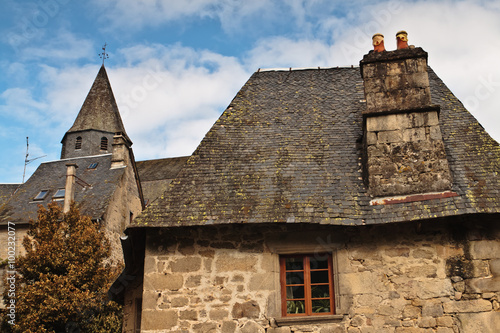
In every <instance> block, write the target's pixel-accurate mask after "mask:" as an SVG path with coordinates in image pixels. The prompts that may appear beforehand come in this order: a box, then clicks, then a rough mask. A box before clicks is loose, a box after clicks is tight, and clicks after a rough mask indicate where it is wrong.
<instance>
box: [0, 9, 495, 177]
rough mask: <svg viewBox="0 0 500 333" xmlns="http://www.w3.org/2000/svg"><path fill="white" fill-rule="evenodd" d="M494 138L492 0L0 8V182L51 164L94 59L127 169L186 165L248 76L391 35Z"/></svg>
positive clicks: (355, 52) (345, 55)
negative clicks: (159, 162)
mask: <svg viewBox="0 0 500 333" xmlns="http://www.w3.org/2000/svg"><path fill="white" fill-rule="evenodd" d="M402 29H404V30H406V31H407V32H408V37H409V43H410V44H413V45H415V46H420V47H422V48H424V50H426V51H427V52H429V64H430V66H431V67H432V68H433V69H434V71H435V72H436V73H437V74H438V75H439V76H440V77H441V78H442V79H443V80H444V81H445V83H446V84H447V85H448V87H450V89H451V90H452V91H453V93H454V94H455V95H456V96H457V97H458V98H459V99H461V100H462V102H463V103H464V104H465V105H466V107H468V109H469V110H470V111H471V112H472V113H473V115H474V116H475V117H476V118H477V119H478V120H479V121H480V122H481V124H482V125H483V126H484V127H485V128H486V130H487V131H488V132H489V133H490V135H492V136H493V138H495V139H496V140H500V61H499V59H500V2H499V1H497V0H495V1H487V0H482V1H480V0H478V1H473V0H467V1H452V0H450V1H420V0H414V1H396V0H394V1H355V0H354V1H351V2H347V1H337V0H287V1H285V0H281V1H280V0H275V1H270V0H252V1H247V0H241V1H238V0H182V1H181V0H164V1H160V0H88V1H71V0H39V1H38V0H34V1H24V0H2V2H1V4H0V71H1V75H0V154H1V156H2V162H3V163H1V164H0V183H19V182H21V181H22V175H23V167H24V158H25V152H26V137H29V143H30V150H29V154H30V155H29V157H28V158H29V159H33V158H36V157H40V156H44V155H46V156H45V157H43V158H39V159H37V160H35V161H33V162H32V163H30V164H29V165H28V168H27V171H26V174H27V176H29V175H31V173H32V172H33V171H34V170H35V168H36V167H37V166H38V165H39V164H40V162H46V161H51V160H56V159H58V158H59V155H60V149H61V144H60V141H61V139H62V137H63V135H64V133H65V132H66V131H67V130H68V129H69V128H70V127H71V125H72V123H73V121H74V119H75V117H76V115H77V113H78V111H79V110H80V107H81V105H82V103H83V101H84V99H85V96H86V95H87V93H88V91H89V89H90V87H91V85H92V82H93V80H94V78H95V76H96V74H97V72H98V70H99V67H100V65H101V62H102V60H101V59H100V58H99V56H98V54H99V53H100V52H101V47H102V46H103V44H104V43H107V45H108V46H107V49H106V51H107V53H108V54H109V59H107V60H106V63H105V64H106V69H107V71H108V76H109V78H110V81H111V85H112V87H113V91H114V94H115V98H116V100H117V103H118V107H119V109H120V112H121V115H122V119H123V122H124V125H125V128H126V130H127V133H128V134H129V136H130V137H131V139H132V141H133V142H134V145H133V149H134V154H135V156H136V159H137V160H144V159H154V158H163V157H172V156H185V155H190V154H191V153H192V152H193V151H194V149H195V148H196V146H197V145H198V143H199V142H200V140H201V139H202V138H203V136H204V135H205V133H206V132H207V131H208V130H209V129H210V127H211V125H212V124H213V123H214V122H215V120H216V119H217V118H218V117H219V115H220V114H221V113H222V112H223V111H224V109H225V108H226V106H227V105H229V103H230V101H231V100H232V98H233V97H234V95H235V94H236V92H237V91H238V90H239V89H240V88H241V86H242V85H243V84H244V83H245V82H246V80H247V79H248V78H249V77H250V75H251V74H252V73H253V72H255V71H256V70H257V69H258V68H288V67H294V68H302V67H318V66H321V67H334V66H351V65H354V66H357V65H358V64H359V60H360V59H361V58H362V56H363V55H364V54H365V53H367V52H368V51H369V50H370V49H371V48H372V46H371V36H372V35H373V34H374V33H376V32H380V33H382V34H384V35H385V45H386V48H387V49H388V50H392V49H395V48H396V45H395V44H396V43H395V38H394V36H395V34H396V32H397V31H398V30H402Z"/></svg>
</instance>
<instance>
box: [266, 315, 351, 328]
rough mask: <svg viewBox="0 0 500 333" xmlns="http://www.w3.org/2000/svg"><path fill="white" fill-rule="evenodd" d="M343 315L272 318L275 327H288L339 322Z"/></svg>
mask: <svg viewBox="0 0 500 333" xmlns="http://www.w3.org/2000/svg"><path fill="white" fill-rule="evenodd" d="M343 318H344V316H343V315H325V316H304V317H281V318H274V320H275V322H276V325H278V326H289V325H301V324H302V325H307V324H313V323H323V322H332V321H341V320H342V319H343Z"/></svg>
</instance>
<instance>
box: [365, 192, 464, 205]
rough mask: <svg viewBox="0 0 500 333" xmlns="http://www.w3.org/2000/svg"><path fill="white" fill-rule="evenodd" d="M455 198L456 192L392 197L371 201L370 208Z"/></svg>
mask: <svg viewBox="0 0 500 333" xmlns="http://www.w3.org/2000/svg"><path fill="white" fill-rule="evenodd" d="M457 196H458V194H457V193H456V192H453V191H444V192H433V193H423V194H411V195H401V196H392V197H384V198H376V199H373V200H371V201H370V206H378V205H392V204H398V203H407V202H415V201H425V200H433V199H445V198H452V197H457Z"/></svg>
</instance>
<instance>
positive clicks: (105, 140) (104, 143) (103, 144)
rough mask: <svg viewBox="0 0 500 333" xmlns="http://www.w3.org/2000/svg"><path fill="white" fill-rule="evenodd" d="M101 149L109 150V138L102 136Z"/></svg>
mask: <svg viewBox="0 0 500 333" xmlns="http://www.w3.org/2000/svg"><path fill="white" fill-rule="evenodd" d="M101 150H108V138H106V137H104V136H103V137H102V138H101Z"/></svg>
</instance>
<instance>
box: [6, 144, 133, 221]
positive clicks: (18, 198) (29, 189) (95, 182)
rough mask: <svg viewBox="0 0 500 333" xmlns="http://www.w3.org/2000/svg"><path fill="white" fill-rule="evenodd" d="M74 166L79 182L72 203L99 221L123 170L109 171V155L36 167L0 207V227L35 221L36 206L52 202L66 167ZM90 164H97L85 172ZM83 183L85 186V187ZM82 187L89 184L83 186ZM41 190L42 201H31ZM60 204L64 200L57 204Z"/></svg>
mask: <svg viewBox="0 0 500 333" xmlns="http://www.w3.org/2000/svg"><path fill="white" fill-rule="evenodd" d="M68 163H75V164H76V165H77V166H78V168H77V169H76V176H77V177H78V178H79V179H80V180H82V181H83V182H81V181H77V182H79V183H80V185H78V184H75V202H77V203H79V207H80V212H81V213H82V214H83V215H87V216H90V217H91V218H92V219H98V218H102V217H103V215H104V213H105V212H106V209H107V207H108V205H109V202H110V200H112V197H113V194H114V193H115V191H116V189H117V188H118V186H119V185H120V181H121V178H122V176H123V174H124V171H125V168H117V169H110V166H111V154H106V155H98V156H88V157H80V158H70V159H64V160H57V161H53V162H46V163H42V164H40V166H39V167H38V168H37V169H36V171H35V172H34V173H33V175H32V176H31V177H30V178H29V179H28V180H27V181H26V183H24V184H22V185H20V186H19V188H18V189H17V191H16V192H15V193H14V194H13V195H12V196H11V197H10V198H9V199H8V200H6V201H5V202H4V203H3V204H2V205H1V206H0V225H1V224H6V223H7V222H15V223H20V224H22V223H28V222H29V220H30V219H36V218H37V211H38V205H39V204H42V205H44V206H47V204H48V203H49V202H50V201H52V199H53V196H54V194H55V193H56V191H57V190H58V189H64V187H65V184H66V170H67V167H66V164H68ZM92 163H98V164H97V167H96V168H95V169H88V166H89V165H90V164H92ZM85 183H86V184H85ZM83 185H91V187H88V186H87V187H86V186H83ZM42 190H47V191H48V193H47V195H46V196H45V198H44V199H43V200H34V198H35V197H36V196H37V195H38V193H40V191H42ZM59 202H60V203H61V205H62V204H63V203H64V201H59Z"/></svg>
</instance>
